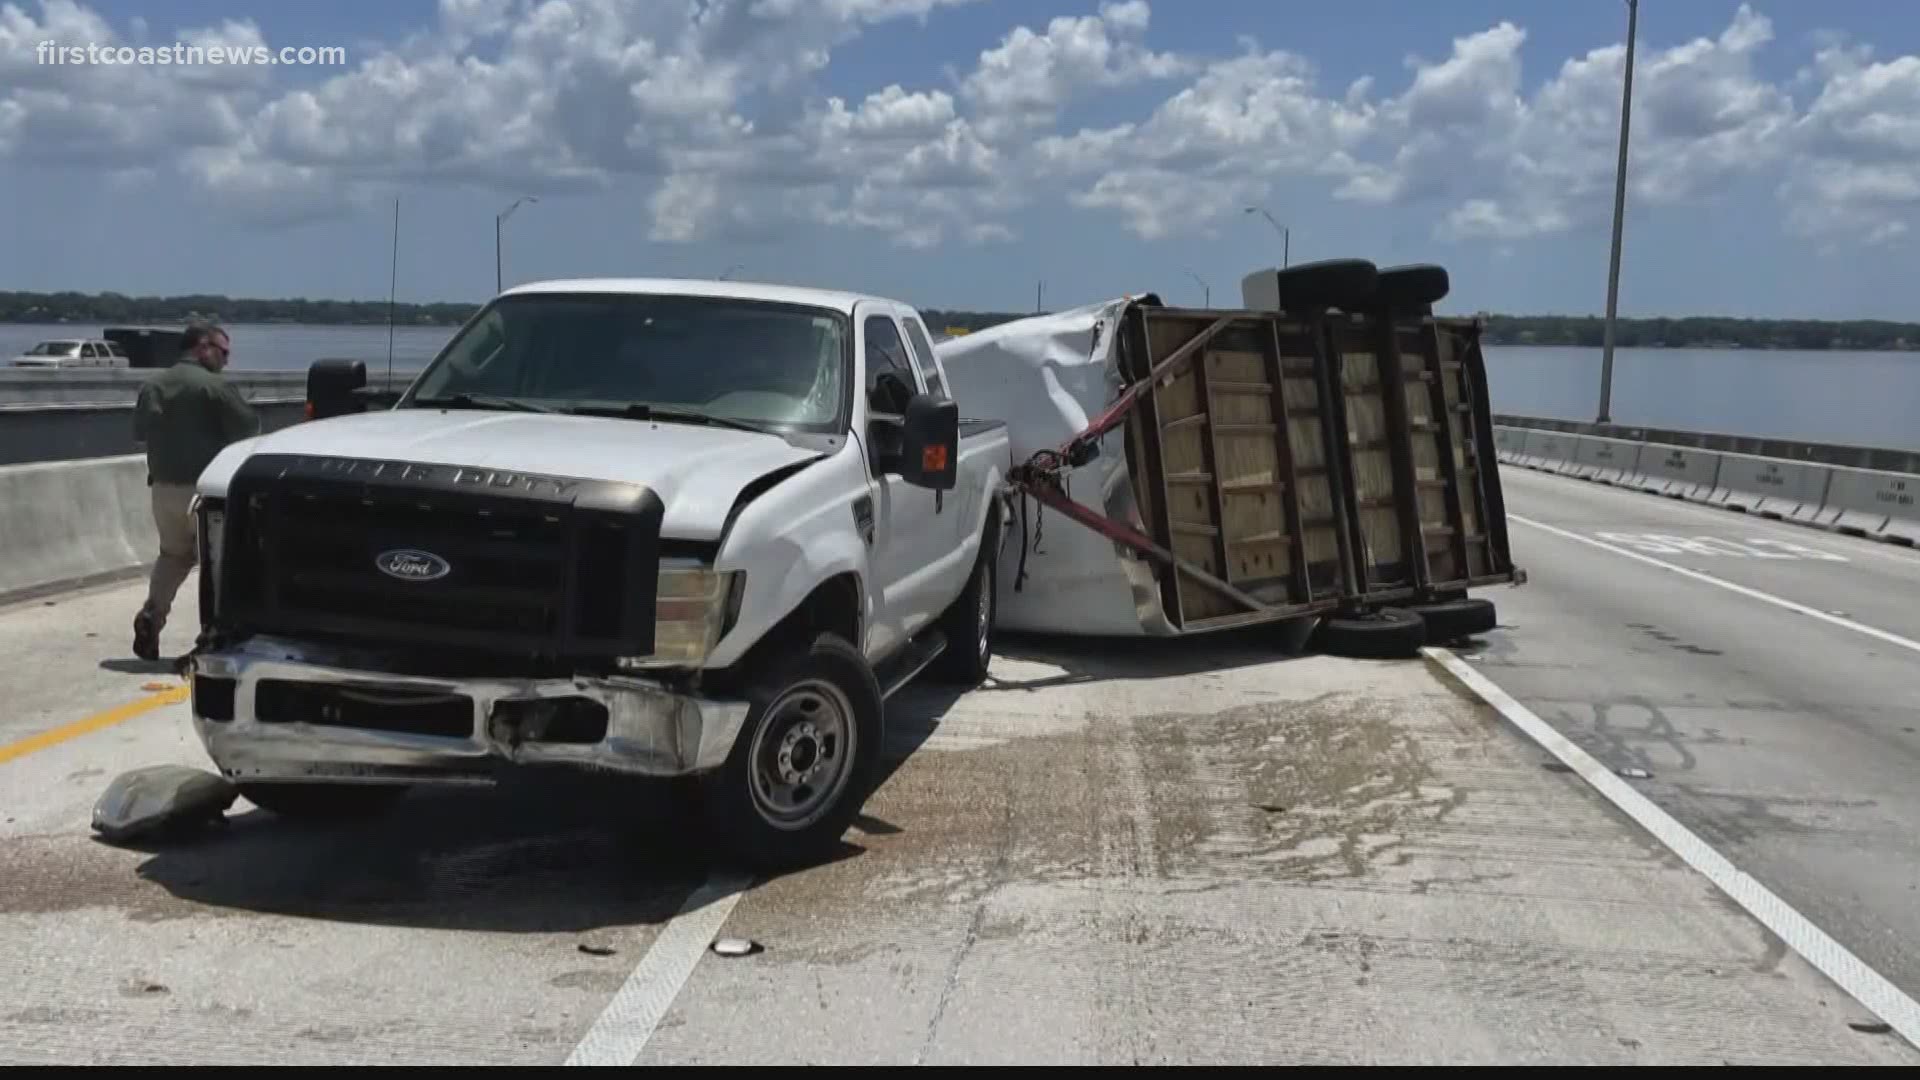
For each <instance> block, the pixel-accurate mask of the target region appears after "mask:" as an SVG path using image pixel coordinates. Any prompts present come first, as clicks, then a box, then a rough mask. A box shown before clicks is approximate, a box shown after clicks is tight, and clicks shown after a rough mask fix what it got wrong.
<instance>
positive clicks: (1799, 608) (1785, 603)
mask: <svg viewBox="0 0 1920 1080" xmlns="http://www.w3.org/2000/svg"><path fill="white" fill-rule="evenodd" d="M1507 520H1508V521H1517V522H1519V523H1520V524H1522V525H1525V526H1528V527H1529V528H1534V529H1539V530H1541V531H1542V532H1549V533H1552V534H1553V535H1555V536H1562V537H1565V538H1567V539H1568V540H1577V541H1579V542H1580V543H1582V544H1586V545H1588V546H1589V547H1597V548H1599V549H1600V550H1602V551H1611V552H1613V553H1614V554H1615V555H1619V556H1621V557H1623V558H1628V559H1634V560H1637V561H1639V562H1643V563H1646V564H1647V565H1648V566H1657V567H1659V568H1660V569H1662V570H1671V571H1672V572H1674V573H1676V574H1679V575H1680V576H1681V577H1687V578H1692V579H1693V580H1695V581H1704V582H1706V583H1707V584H1709V585H1717V586H1719V587H1720V588H1722V589H1725V590H1727V591H1728V592H1731V593H1738V594H1740V595H1741V596H1745V597H1748V598H1749V599H1753V600H1759V601H1761V602H1762V603H1767V604H1772V605H1774V606H1775V607H1782V608H1785V609H1787V610H1788V611H1793V612H1798V613H1799V614H1801V615H1805V616H1807V617H1808V618H1812V619H1819V620H1820V621H1821V622H1824V623H1832V624H1833V625H1835V626H1838V627H1842V628H1844V629H1847V630H1852V631H1854V632H1855V633H1859V634H1865V635H1867V636H1868V637H1871V638H1878V639H1879V640H1881V641H1884V642H1886V643H1887V644H1889V645H1898V646H1899V647H1900V648H1903V649H1906V650H1909V651H1911V652H1916V653H1920V641H1914V640H1912V639H1911V638H1903V637H1901V636H1900V635H1899V634H1895V633H1891V632H1889V631H1886V630H1882V629H1880V628H1879V627H1877V626H1868V625H1867V624H1866V623H1860V622H1854V621H1853V620H1852V619H1849V618H1846V617H1844V616H1841V615H1830V614H1828V613H1827V612H1824V611H1821V610H1820V609H1819V608H1813V607H1808V606H1807V605H1805V604H1801V603H1796V602H1795V601H1792V600H1787V599H1784V598H1782V597H1778V596H1775V595H1773V594H1772V593H1766V592H1761V591H1760V590H1759V589H1750V588H1748V587H1746V586H1745V585H1736V584H1734V583H1733V582H1731V581H1728V580H1726V579H1725V578H1718V577H1715V576H1713V575H1712V574H1703V573H1701V572H1700V571H1698V570H1692V569H1689V568H1687V567H1684V566H1675V565H1674V564H1672V563H1670V562H1667V561H1666V560H1664V559H1656V558H1654V557H1653V556H1651V555H1643V554H1641V553H1640V552H1638V551H1629V550H1627V549H1626V548H1623V547H1616V546H1615V545H1613V544H1609V543H1607V542H1606V541H1604V540H1595V539H1594V538H1593V537H1591V536H1582V535H1580V534H1579V533H1577V532H1571V531H1569V530H1567V529H1562V528H1560V527H1559V526H1557V525H1548V524H1547V523H1545V522H1543V521H1534V520H1533V519H1532V518H1524V517H1521V516H1520V515H1518V514H1511V513H1510V514H1508V515H1507Z"/></svg>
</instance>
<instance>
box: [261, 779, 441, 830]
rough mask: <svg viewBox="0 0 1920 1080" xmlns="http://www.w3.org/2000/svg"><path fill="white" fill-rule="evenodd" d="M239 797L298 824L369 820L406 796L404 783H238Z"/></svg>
mask: <svg viewBox="0 0 1920 1080" xmlns="http://www.w3.org/2000/svg"><path fill="white" fill-rule="evenodd" d="M238 786H239V788H240V794H242V795H245V796H246V797H247V799H248V801H250V802H252V803H253V804H254V805H255V806H258V807H260V808H261V809H262V810H265V811H267V812H268V813H270V814H274V815H276V816H278V817H283V818H292V819H295V820H299V821H355V820H359V819H362V818H370V817H373V816H374V815H376V814H378V813H380V812H381V811H383V810H385V809H386V808H387V807H389V806H392V805H393V804H394V803H395V802H397V801H398V800H399V798H400V796H402V795H404V794H406V792H407V788H406V785H404V784H240V785H238Z"/></svg>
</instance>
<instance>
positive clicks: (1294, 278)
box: [1275, 259, 1379, 315]
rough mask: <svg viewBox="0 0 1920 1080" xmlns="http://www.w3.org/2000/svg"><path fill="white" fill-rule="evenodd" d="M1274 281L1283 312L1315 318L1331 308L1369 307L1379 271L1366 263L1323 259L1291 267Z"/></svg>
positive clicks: (1356, 260) (1282, 271)
mask: <svg viewBox="0 0 1920 1080" xmlns="http://www.w3.org/2000/svg"><path fill="white" fill-rule="evenodd" d="M1275 277H1276V278H1277V279H1278V284H1279V287H1280V310H1282V311H1285V312H1286V313H1288V314H1290V315H1313V314H1318V313H1319V312H1321V311H1324V310H1326V309H1327V308H1330V307H1334V308H1340V309H1341V310H1343V311H1353V310H1356V309H1359V308H1364V307H1366V306H1367V305H1368V303H1369V302H1370V301H1371V300H1372V299H1373V296H1374V290H1375V288H1376V287H1377V283H1378V281H1379V271H1378V270H1377V269H1376V268H1375V267H1374V265H1373V264H1372V263H1370V262H1368V261H1367V260H1365V259H1324V260H1322V261H1320V262H1310V263H1301V264H1300V265H1298V266H1290V267H1288V268H1286V269H1285V270H1280V271H1277V272H1276V273H1275Z"/></svg>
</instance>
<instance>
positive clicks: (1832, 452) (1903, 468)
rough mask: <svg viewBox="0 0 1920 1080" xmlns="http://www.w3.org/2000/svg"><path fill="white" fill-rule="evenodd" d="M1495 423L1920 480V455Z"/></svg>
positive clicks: (1658, 431)
mask: <svg viewBox="0 0 1920 1080" xmlns="http://www.w3.org/2000/svg"><path fill="white" fill-rule="evenodd" d="M1493 422H1494V423H1495V424H1504V425H1506V426H1508V427H1515V428H1531V429H1536V430H1541V431H1564V432H1566V433H1568V434H1571V435H1598V436H1600V437H1602V438H1608V439H1626V440H1627V441H1629V442H1645V443H1666V444H1669V445H1673V446H1684V447H1688V448H1691V449H1694V450H1712V451H1714V452H1715V453H1721V454H1746V455H1748V456H1750V457H1764V458H1773V459H1775V460H1777V461H1798V462H1804V463H1806V464H1810V465H1840V466H1844V467H1846V468H1850V469H1869V470H1877V471H1880V472H1896V473H1907V474H1909V475H1920V450H1905V449H1899V448H1896V447H1883V446H1849V445H1847V444H1844V443H1818V442H1802V441H1798V440H1794V439H1770V438H1762V437H1757V436H1752V435H1728V434H1725V433H1722V432H1717V431H1680V430H1677V429H1673V428H1643V427H1628V426H1626V425H1623V424H1595V423H1592V422H1590V421H1585V420H1561V419H1557V418H1554V417H1544V416H1515V415H1509V414H1505V413H1496V414H1494V417H1493Z"/></svg>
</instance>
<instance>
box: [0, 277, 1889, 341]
mask: <svg viewBox="0 0 1920 1080" xmlns="http://www.w3.org/2000/svg"><path fill="white" fill-rule="evenodd" d="M479 306H480V305H478V304H474V303H431V304H420V303H397V304H395V305H394V306H393V320H394V325H396V326H446V327H453V326H458V325H460V324H461V323H462V322H465V321H466V319H467V318H468V317H469V316H470V315H472V314H473V312H474V311H476V310H478V308H479ZM921 312H922V314H924V315H925V316H926V318H927V322H928V324H929V328H930V329H932V330H934V331H935V332H938V331H940V330H944V329H947V328H953V329H959V330H983V329H985V328H987V327H989V326H995V325H998V324H1000V323H1003V322H1009V321H1011V320H1014V319H1021V318H1026V317H1027V316H1028V315H1030V314H1032V313H1031V312H1025V311H1014V312H1000V311H957V310H946V309H940V308H922V309H921ZM193 318H206V319H213V320H216V321H219V322H223V323H229V324H245V323H253V324H274V323H280V324H286V325H301V326H385V325H386V324H387V302H386V301H384V300H307V299H298V298H296V299H279V300H273V299H250V298H245V297H229V296H218V295H211V294H193V295H186V296H137V297H136V296H125V295H122V294H120V293H92V294H88V293H77V292H54V293H40V292H0V323H77V324H81V325H84V326H137V325H162V326H167V325H179V324H181V323H184V322H186V321H187V320H189V319H193ZM1605 325H1606V323H1605V320H1604V319H1602V318H1601V317H1600V316H1597V315H1488V316H1487V333H1486V338H1485V341H1486V343H1487V344H1489V345H1518V346H1536V347H1556V346H1564V347H1573V348H1598V347H1600V345H1601V344H1602V341H1603V337H1604V333H1605ZM1614 344H1615V346H1617V347H1619V348H1623V349H1647V348H1656V349H1658V348H1665V349H1686V348H1691V349H1790V350H1797V351H1807V352H1824V351H1845V352H1895V351H1898V352H1908V351H1915V350H1920V323H1909V322H1893V321H1889V320H1880V319H1838V320H1829V319H1745V318H1730V317H1722V316H1696V317H1691V318H1624V317H1623V318H1620V319H1618V320H1616V321H1615V324H1614Z"/></svg>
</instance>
